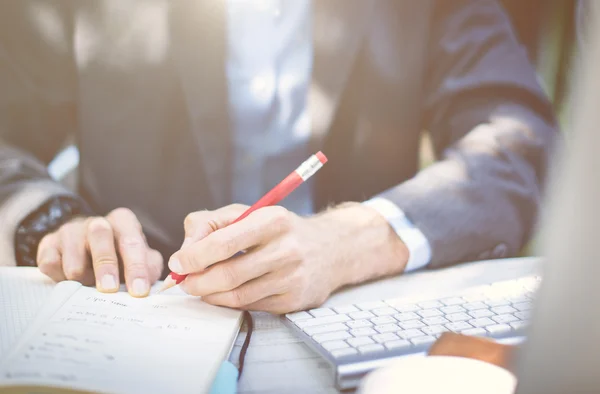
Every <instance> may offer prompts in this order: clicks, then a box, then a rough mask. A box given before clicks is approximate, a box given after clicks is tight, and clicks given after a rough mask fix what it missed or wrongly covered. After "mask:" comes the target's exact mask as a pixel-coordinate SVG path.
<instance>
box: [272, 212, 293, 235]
mask: <svg viewBox="0 0 600 394" xmlns="http://www.w3.org/2000/svg"><path fill="white" fill-rule="evenodd" d="M270 215H271V219H270V222H271V223H270V225H271V226H274V227H275V228H276V229H277V230H278V231H286V230H289V228H290V227H291V224H292V218H293V215H292V213H291V212H290V211H288V210H287V209H285V208H284V207H281V206H275V207H273V209H272V210H271V213H270Z"/></svg>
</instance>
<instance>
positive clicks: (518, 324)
mask: <svg viewBox="0 0 600 394" xmlns="http://www.w3.org/2000/svg"><path fill="white" fill-rule="evenodd" d="M528 325H529V324H528V323H527V322H524V321H514V322H512V323H510V326H511V327H512V328H513V329H514V330H522V329H524V328H525V327H527V326H528Z"/></svg>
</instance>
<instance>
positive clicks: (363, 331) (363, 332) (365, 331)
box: [350, 327, 377, 337]
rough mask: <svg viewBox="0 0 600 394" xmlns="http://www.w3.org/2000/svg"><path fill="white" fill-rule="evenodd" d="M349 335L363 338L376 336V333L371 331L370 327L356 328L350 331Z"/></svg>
mask: <svg viewBox="0 0 600 394" xmlns="http://www.w3.org/2000/svg"><path fill="white" fill-rule="evenodd" d="M350 334H352V335H353V336H355V337H363V336H369V335H375V334H377V331H375V330H373V329H372V328H370V327H364V328H356V329H354V330H350Z"/></svg>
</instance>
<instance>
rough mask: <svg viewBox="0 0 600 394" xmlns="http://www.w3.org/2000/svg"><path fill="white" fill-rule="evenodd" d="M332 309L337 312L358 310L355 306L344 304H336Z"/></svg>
mask: <svg viewBox="0 0 600 394" xmlns="http://www.w3.org/2000/svg"><path fill="white" fill-rule="evenodd" d="M333 310H334V311H336V312H337V313H345V314H348V313H352V312H358V308H357V307H355V306H354V305H344V306H336V307H335V308H333Z"/></svg>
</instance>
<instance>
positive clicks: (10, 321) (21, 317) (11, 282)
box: [0, 267, 54, 360]
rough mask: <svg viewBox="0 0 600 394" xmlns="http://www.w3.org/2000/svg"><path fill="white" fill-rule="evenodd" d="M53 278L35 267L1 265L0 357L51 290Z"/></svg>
mask: <svg viewBox="0 0 600 394" xmlns="http://www.w3.org/2000/svg"><path fill="white" fill-rule="evenodd" d="M53 288H54V282H52V280H50V278H48V277H47V276H45V275H44V274H42V273H41V272H40V270H39V269H37V267H35V268H34V267H0V360H1V359H2V357H3V356H5V355H6V353H7V352H8V350H9V349H10V348H12V347H13V346H14V345H15V344H16V342H17V340H18V338H19V336H20V335H21V334H23V332H24V331H25V330H26V328H27V327H29V325H30V323H31V321H32V320H33V319H34V317H35V315H36V314H37V312H38V310H39V308H40V307H41V306H42V305H43V304H44V302H45V301H46V299H47V298H48V296H49V295H50V294H51V293H52V289H53Z"/></svg>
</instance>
